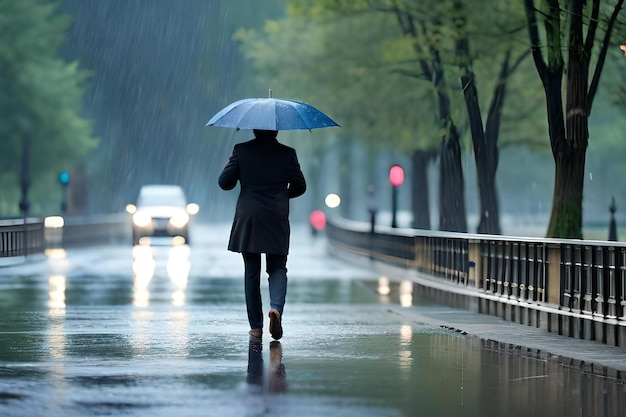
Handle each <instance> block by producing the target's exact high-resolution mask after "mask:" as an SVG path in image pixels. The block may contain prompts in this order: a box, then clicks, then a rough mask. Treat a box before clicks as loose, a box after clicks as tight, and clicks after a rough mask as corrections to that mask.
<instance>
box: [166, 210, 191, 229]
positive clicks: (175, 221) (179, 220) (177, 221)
mask: <svg viewBox="0 0 626 417" xmlns="http://www.w3.org/2000/svg"><path fill="white" fill-rule="evenodd" d="M187 223H189V215H188V214H187V213H180V214H177V215H175V216H173V217H172V218H171V219H170V224H171V225H172V226H173V227H175V228H177V229H180V228H183V227H185V226H187Z"/></svg>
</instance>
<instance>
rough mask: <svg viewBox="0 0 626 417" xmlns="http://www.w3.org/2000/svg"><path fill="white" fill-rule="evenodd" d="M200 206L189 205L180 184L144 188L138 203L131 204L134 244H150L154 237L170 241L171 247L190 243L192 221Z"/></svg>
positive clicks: (129, 207)
mask: <svg viewBox="0 0 626 417" xmlns="http://www.w3.org/2000/svg"><path fill="white" fill-rule="evenodd" d="M198 210H199V207H198V205H197V204H194V203H190V204H188V203H187V199H186V198H185V193H184V191H183V189H182V188H181V187H179V186H178V185H144V186H143V187H141V190H140V191H139V197H138V198H137V204H136V205H135V204H129V205H127V206H126V211H127V212H128V213H130V214H131V215H132V217H131V219H132V227H133V245H140V244H150V243H152V242H153V238H171V243H172V244H185V243H187V244H189V219H190V216H191V215H194V214H196V213H197V212H198Z"/></svg>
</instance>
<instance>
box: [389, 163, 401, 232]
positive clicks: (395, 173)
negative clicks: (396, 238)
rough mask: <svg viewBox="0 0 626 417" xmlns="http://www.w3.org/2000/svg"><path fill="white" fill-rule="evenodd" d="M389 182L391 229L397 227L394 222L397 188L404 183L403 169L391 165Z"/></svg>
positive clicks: (396, 209) (396, 208)
mask: <svg viewBox="0 0 626 417" xmlns="http://www.w3.org/2000/svg"><path fill="white" fill-rule="evenodd" d="M389 182H390V183H391V187H392V188H391V227H398V222H397V220H396V216H397V212H398V187H400V186H401V185H402V183H403V182H404V169H402V167H401V166H400V165H393V166H392V167H391V168H390V169H389Z"/></svg>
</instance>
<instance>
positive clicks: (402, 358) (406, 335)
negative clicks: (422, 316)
mask: <svg viewBox="0 0 626 417" xmlns="http://www.w3.org/2000/svg"><path fill="white" fill-rule="evenodd" d="M412 342H413V328H412V327H411V326H409V325H406V324H405V325H403V326H401V327H400V350H399V351H398V354H399V362H400V367H401V368H410V367H411V366H412V365H413V352H412V351H411V343H412Z"/></svg>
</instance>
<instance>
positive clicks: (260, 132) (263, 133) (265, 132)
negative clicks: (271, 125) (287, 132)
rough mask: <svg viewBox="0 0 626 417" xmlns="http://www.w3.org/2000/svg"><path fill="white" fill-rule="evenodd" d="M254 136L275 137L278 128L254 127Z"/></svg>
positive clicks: (261, 137)
mask: <svg viewBox="0 0 626 417" xmlns="http://www.w3.org/2000/svg"><path fill="white" fill-rule="evenodd" d="M253 132H254V137H255V138H257V139H276V136H278V130H260V129H254V130H253Z"/></svg>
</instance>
